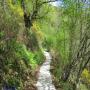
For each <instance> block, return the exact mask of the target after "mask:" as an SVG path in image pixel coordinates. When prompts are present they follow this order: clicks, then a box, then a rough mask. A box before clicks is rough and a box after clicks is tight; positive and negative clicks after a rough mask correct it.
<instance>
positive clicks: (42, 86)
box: [36, 52, 56, 90]
mask: <svg viewBox="0 0 90 90" xmlns="http://www.w3.org/2000/svg"><path fill="white" fill-rule="evenodd" d="M44 55H45V57H46V60H45V62H44V63H43V65H42V66H41V68H40V71H39V77H38V81H37V84H36V87H37V90H56V89H55V86H54V85H53V84H52V78H51V73H50V63H51V60H52V58H51V55H50V53H49V52H44Z"/></svg>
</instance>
